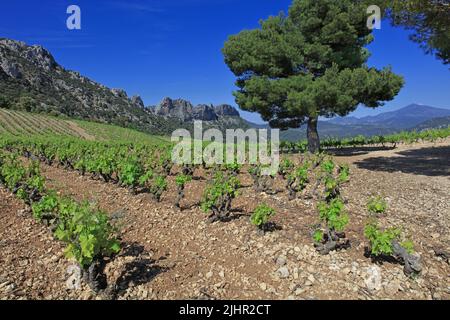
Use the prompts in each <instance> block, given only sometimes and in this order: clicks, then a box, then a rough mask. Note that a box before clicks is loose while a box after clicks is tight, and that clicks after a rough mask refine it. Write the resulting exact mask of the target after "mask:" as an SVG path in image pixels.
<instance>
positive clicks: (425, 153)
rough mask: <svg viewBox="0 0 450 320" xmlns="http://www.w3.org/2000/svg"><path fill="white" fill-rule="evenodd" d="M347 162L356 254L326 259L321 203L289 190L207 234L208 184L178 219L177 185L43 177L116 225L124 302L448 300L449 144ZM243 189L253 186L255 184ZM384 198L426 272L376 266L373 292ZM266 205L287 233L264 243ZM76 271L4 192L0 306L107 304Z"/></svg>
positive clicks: (247, 192) (51, 172)
mask: <svg viewBox="0 0 450 320" xmlns="http://www.w3.org/2000/svg"><path fill="white" fill-rule="evenodd" d="M337 161H338V162H348V163H350V164H351V179H350V182H349V183H348V184H347V185H346V186H345V187H344V190H343V197H344V198H345V199H346V200H347V201H348V204H347V208H348V210H349V214H350V219H351V220H350V224H349V227H348V230H347V237H348V238H349V239H350V240H351V243H352V247H351V248H350V249H348V250H345V251H339V252H333V253H332V254H330V255H328V256H320V255H319V254H318V253H317V252H316V251H315V249H314V247H313V244H312V240H311V232H312V230H314V225H315V224H317V213H316V210H315V203H314V202H313V201H308V200H303V199H298V200H294V201H288V199H287V192H281V193H278V194H277V195H275V196H268V195H265V194H255V192H254V191H253V189H252V188H250V187H248V188H244V189H243V190H242V194H241V195H240V196H239V197H238V199H237V200H236V201H235V202H234V204H233V206H234V208H235V209H236V210H235V219H233V220H231V221H230V222H227V223H216V224H208V223H207V219H206V214H205V213H203V212H201V211H200V210H199V209H198V208H197V207H195V206H193V205H194V204H196V203H197V202H198V201H199V200H200V198H201V193H202V191H203V187H204V185H205V183H206V181H194V182H192V183H190V184H189V186H188V190H187V192H186V199H185V200H184V202H183V203H182V205H183V206H184V207H185V210H183V211H182V212H180V211H179V210H178V209H176V208H175V207H174V206H173V202H174V196H175V192H174V189H175V186H174V183H173V181H172V182H171V190H169V192H167V193H166V194H165V195H164V196H163V199H162V202H161V203H156V202H155V201H153V200H152V199H151V198H150V196H149V195H146V194H141V195H137V196H132V195H130V194H129V193H128V192H127V190H125V189H122V188H119V187H117V186H115V185H112V184H105V183H103V182H100V181H94V180H91V179H90V178H89V177H81V176H79V175H78V174H77V173H75V172H68V171H65V170H63V169H59V168H56V167H47V166H43V173H44V174H45V176H46V178H47V186H48V187H50V188H54V189H56V190H58V191H59V192H60V193H62V194H67V195H71V196H73V197H75V198H77V199H79V200H82V199H88V200H90V201H92V202H95V203H97V204H98V205H99V206H100V207H101V208H102V209H104V210H106V211H107V212H108V213H110V214H111V215H113V216H114V217H116V218H117V220H118V223H119V224H120V225H121V237H122V240H123V243H124V244H125V245H124V250H122V253H121V254H120V255H119V256H118V257H116V258H115V259H114V260H113V261H112V262H110V263H109V264H108V266H107V268H106V273H107V276H108V280H109V283H110V284H113V285H116V286H117V288H118V296H117V298H118V299H208V298H212V299H238V298H239V299H446V300H448V299H450V266H449V263H448V261H446V260H445V258H441V257H437V256H436V254H435V250H437V249H441V250H444V251H446V252H450V233H449V230H450V196H449V195H450V140H447V141H445V142H440V143H434V144H433V143H426V144H416V145H413V146H400V147H399V148H397V149H395V150H382V151H371V152H368V153H367V152H362V153H356V154H344V155H338V156H337ZM241 179H242V180H243V184H244V185H250V184H251V179H250V177H249V176H247V175H245V176H244V175H243V176H242V177H241ZM279 184H280V186H281V181H280V183H279ZM374 195H380V196H383V197H384V198H386V199H387V201H388V203H389V209H388V212H387V215H386V216H385V217H382V218H381V219H380V221H381V224H382V225H383V226H386V227H387V226H396V227H401V228H402V230H404V232H405V233H406V234H407V235H409V236H410V237H411V239H412V240H413V241H414V243H415V245H416V247H415V249H416V251H417V252H418V253H419V254H420V255H421V257H422V263H423V269H424V271H423V273H422V275H421V276H420V277H419V278H418V279H414V280H413V279H408V278H407V277H406V276H405V275H404V274H403V271H402V270H403V267H402V266H401V265H399V264H394V263H392V262H384V263H382V264H378V267H379V268H380V270H381V287H380V288H377V289H376V290H373V291H370V290H369V289H368V288H367V285H366V283H365V279H367V278H368V277H369V275H370V272H369V271H368V268H369V267H372V266H374V265H375V264H374V263H373V262H372V261H371V259H370V258H368V257H366V256H365V255H364V253H365V247H366V246H367V243H366V241H365V239H364V237H363V228H364V224H365V223H366V221H367V220H368V213H367V210H366V203H367V201H368V199H369V198H370V197H372V196H374ZM261 202H266V203H267V204H268V205H270V206H273V207H274V208H275V209H276V211H277V216H276V218H275V222H276V224H277V225H278V226H279V227H280V229H281V230H277V231H274V232H272V233H268V234H266V235H265V236H260V235H259V234H258V233H257V232H256V230H255V228H254V227H253V226H252V225H251V224H250V223H249V216H250V213H251V212H252V211H253V209H254V208H255V207H256V206H257V205H258V204H259V203H261ZM71 264H72V263H71V262H70V261H68V260H67V259H66V258H64V256H63V252H62V246H61V245H60V244H59V243H58V242H57V241H55V240H53V238H52V236H51V234H50V231H48V230H47V229H46V228H45V227H44V226H42V225H40V224H38V223H36V222H35V221H34V220H33V218H32V217H31V216H30V214H29V213H28V211H27V208H26V207H25V206H24V205H23V203H21V202H20V201H18V200H16V199H15V198H14V197H12V196H11V195H10V194H8V193H7V192H6V191H5V190H3V189H0V298H2V299H102V298H107V297H105V296H102V295H100V296H97V297H96V296H95V295H94V294H93V293H92V292H91V291H90V290H89V288H87V287H86V286H84V285H83V287H82V288H81V289H79V290H69V289H68V288H67V285H66V280H67V278H68V275H67V274H66V270H67V268H68V267H69V266H70V265H71Z"/></svg>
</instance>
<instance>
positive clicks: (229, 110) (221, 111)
mask: <svg viewBox="0 0 450 320" xmlns="http://www.w3.org/2000/svg"><path fill="white" fill-rule="evenodd" d="M214 111H215V112H216V114H217V115H218V116H219V117H223V116H230V117H239V116H240V114H239V112H238V111H237V110H236V109H235V108H234V107H233V106H230V105H229V104H220V105H218V106H215V107H214Z"/></svg>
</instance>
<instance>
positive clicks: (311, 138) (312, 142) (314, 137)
mask: <svg viewBox="0 0 450 320" xmlns="http://www.w3.org/2000/svg"><path fill="white" fill-rule="evenodd" d="M318 122H319V118H318V117H310V118H309V119H308V129H307V138H308V151H309V152H310V153H317V152H319V151H320V137H319V132H318V131H317V124H318Z"/></svg>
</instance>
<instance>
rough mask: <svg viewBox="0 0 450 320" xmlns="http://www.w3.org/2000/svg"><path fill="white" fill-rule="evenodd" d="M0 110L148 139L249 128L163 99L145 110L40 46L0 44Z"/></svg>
mask: <svg viewBox="0 0 450 320" xmlns="http://www.w3.org/2000/svg"><path fill="white" fill-rule="evenodd" d="M0 107H3V108H11V109H16V110H23V111H28V112H38V113H48V114H51V115H57V116H58V115H63V116H67V117H71V118H78V119H85V120H89V121H96V122H102V123H110V124H114V125H119V126H122V127H128V128H134V129H138V130H140V131H144V132H147V133H151V134H161V135H170V134H171V133H172V132H173V131H174V130H175V129H178V128H187V129H190V128H191V127H192V123H193V120H203V121H207V122H208V124H207V125H206V127H217V128H220V129H224V128H225V127H228V126H231V127H242V126H243V127H244V128H246V127H248V125H247V124H246V122H245V121H244V120H243V119H241V118H240V116H239V112H237V110H236V109H235V108H233V107H232V106H229V105H218V106H212V105H203V104H202V105H198V106H195V107H194V106H193V105H192V104H191V103H190V102H189V101H187V100H182V99H177V100H172V99H170V98H165V99H164V100H163V101H162V102H161V103H160V104H159V105H158V106H149V107H146V106H145V105H144V102H143V100H142V98H141V97H140V96H133V97H129V96H128V94H127V93H126V92H125V91H124V90H123V89H116V88H114V89H110V88H107V87H106V86H104V85H102V84H99V83H97V82H95V81H92V80H91V79H89V78H87V77H84V76H82V75H81V74H80V73H78V72H76V71H70V70H66V69H65V68H64V67H62V66H60V65H59V64H58V63H57V62H56V61H55V59H54V57H53V56H52V55H51V53H50V52H49V51H48V50H46V49H45V48H43V47H42V46H39V45H31V46H30V45H27V44H26V43H24V42H21V41H15V40H10V39H5V38H0Z"/></svg>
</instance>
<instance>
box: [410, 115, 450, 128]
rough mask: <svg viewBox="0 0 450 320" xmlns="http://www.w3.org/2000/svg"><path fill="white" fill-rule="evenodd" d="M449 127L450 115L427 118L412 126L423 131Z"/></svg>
mask: <svg viewBox="0 0 450 320" xmlns="http://www.w3.org/2000/svg"><path fill="white" fill-rule="evenodd" d="M448 127H450V116H448V117H442V118H434V119H431V120H427V121H425V122H422V123H420V124H418V125H417V126H415V127H414V128H412V130H416V131H423V130H428V129H442V128H448Z"/></svg>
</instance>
